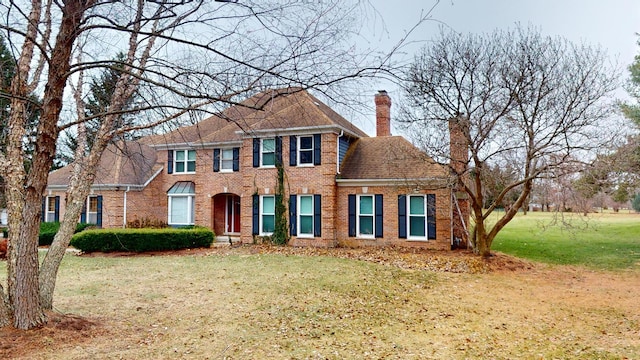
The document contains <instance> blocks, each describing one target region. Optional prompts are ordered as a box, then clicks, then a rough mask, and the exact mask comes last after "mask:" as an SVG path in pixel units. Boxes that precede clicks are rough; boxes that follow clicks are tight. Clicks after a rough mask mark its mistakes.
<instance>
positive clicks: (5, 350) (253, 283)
mask: <svg viewBox="0 0 640 360" xmlns="http://www.w3.org/2000/svg"><path fill="white" fill-rule="evenodd" d="M393 251H397V250H388V252H393ZM447 253H449V252H447ZM187 254H188V253H187ZM394 254H395V253H394ZM322 255H340V256H342V255H347V256H346V257H349V258H339V257H337V256H322ZM393 256H396V257H397V259H396V260H393ZM393 256H392V255H389V258H388V259H386V258H385V259H382V260H380V258H381V257H382V255H381V253H380V252H376V251H370V250H369V251H360V250H346V249H335V250H331V251H317V252H314V250H303V251H301V250H299V249H291V248H280V250H278V251H277V252H275V253H274V252H272V251H268V250H267V251H262V252H261V250H259V249H258V250H256V249H255V248H251V247H248V248H247V247H242V248H234V249H229V248H226V249H220V248H218V249H210V250H204V251H198V252H194V253H193V254H188V255H184V254H183V255H180V256H175V255H171V256H130V257H123V256H121V257H101V256H96V257H78V256H73V255H69V256H67V257H66V258H65V260H64V262H63V266H62V268H61V272H60V277H59V283H58V284H59V285H58V288H57V293H56V297H55V302H54V306H55V309H56V311H57V312H61V313H67V314H74V315H77V316H80V317H81V318H74V317H68V316H67V317H65V316H59V315H56V316H55V318H54V320H55V321H52V322H51V323H52V324H51V325H50V326H48V327H46V328H43V329H40V330H36V331H30V332H27V333H17V332H15V331H12V330H9V329H4V330H0V358H16V359H267V358H271V359H485V358H491V359H514V358H524V359H568V358H573V359H625V358H629V359H634V358H640V301H638V298H637V296H638V294H640V272H639V271H634V270H628V271H615V272H606V271H595V270H590V269H584V268H578V267H567V266H549V265H540V264H538V265H535V264H530V266H529V265H527V263H522V264H520V265H518V266H516V267H513V268H510V269H515V270H510V269H506V270H499V268H497V269H496V268H494V269H493V271H490V272H482V269H480V270H478V271H475V270H473V269H476V266H470V267H468V269H469V270H468V272H466V273H451V272H434V271H430V270H422V269H421V268H420V266H415V267H412V266H409V265H407V264H408V262H409V261H412V262H416V263H430V262H433V261H434V260H433V257H434V256H435V257H437V258H438V261H440V262H441V259H442V258H447V257H449V256H451V259H452V260H451V263H454V264H455V263H456V262H459V261H461V260H460V259H465V257H464V256H463V255H460V254H457V255H447V254H443V253H435V254H434V253H433V252H432V253H426V252H425V253H419V254H410V256H409V255H406V254H401V253H397V254H396V255H393ZM356 258H366V259H369V260H374V261H378V262H371V261H361V260H357V259H356ZM495 259H502V260H501V261H504V263H508V264H512V265H514V264H515V265H517V264H518V262H517V261H513V262H508V261H505V259H504V256H498V257H496V258H495ZM507 260H508V259H507ZM474 261H476V258H472V259H471V260H470V262H471V263H473V262H474ZM492 261H493V260H492ZM402 264H404V265H402ZM418 265H419V264H418ZM399 266H401V267H403V268H400V267H399ZM456 268H457V269H460V268H461V267H456Z"/></svg>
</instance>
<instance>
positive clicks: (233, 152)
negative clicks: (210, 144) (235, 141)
mask: <svg viewBox="0 0 640 360" xmlns="http://www.w3.org/2000/svg"><path fill="white" fill-rule="evenodd" d="M239 170H240V148H237V147H236V148H229V149H213V171H215V172H218V171H220V172H232V171H239Z"/></svg>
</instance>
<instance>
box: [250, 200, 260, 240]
mask: <svg viewBox="0 0 640 360" xmlns="http://www.w3.org/2000/svg"><path fill="white" fill-rule="evenodd" d="M252 210H253V216H252V218H251V234H252V235H258V234H259V233H260V229H258V228H259V227H260V195H253V209H252Z"/></svg>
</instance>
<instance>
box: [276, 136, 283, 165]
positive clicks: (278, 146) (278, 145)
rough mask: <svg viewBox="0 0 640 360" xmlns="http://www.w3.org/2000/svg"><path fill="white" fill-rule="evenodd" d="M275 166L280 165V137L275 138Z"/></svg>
mask: <svg viewBox="0 0 640 360" xmlns="http://www.w3.org/2000/svg"><path fill="white" fill-rule="evenodd" d="M276 164H280V165H282V136H276Z"/></svg>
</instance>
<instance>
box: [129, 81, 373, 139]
mask: <svg viewBox="0 0 640 360" xmlns="http://www.w3.org/2000/svg"><path fill="white" fill-rule="evenodd" d="M323 127H335V128H339V129H342V130H344V131H345V132H348V133H351V135H353V136H355V137H366V136H367V134H366V133H364V132H363V131H362V130H360V129H359V128H357V127H356V126H355V125H353V124H352V123H350V122H349V121H348V120H346V119H345V118H343V117H342V116H340V115H339V114H338V113H336V112H335V111H333V110H332V109H331V108H329V107H328V106H327V105H325V104H324V103H322V102H321V101H320V100H318V99H317V98H316V97H314V96H313V95H311V94H309V93H308V92H307V91H305V90H301V89H299V88H290V89H281V90H271V91H265V92H261V93H259V94H256V95H254V96H252V97H251V98H249V99H247V100H245V101H243V102H242V103H241V104H240V105H234V106H231V107H229V108H227V109H226V110H224V111H223V112H221V113H220V114H218V115H214V116H211V117H209V118H207V119H204V120H202V121H200V122H198V123H197V124H194V125H191V126H185V127H181V128H179V129H176V130H174V131H172V132H169V133H167V134H163V135H155V136H150V137H147V138H144V139H142V141H143V142H144V143H146V144H149V145H151V146H168V145H176V144H189V145H191V146H193V145H197V144H202V145H204V144H213V143H221V142H234V141H241V140H242V138H243V137H245V136H247V135H251V134H252V133H254V132H268V131H270V130H273V131H274V132H280V133H282V132H286V130H291V129H304V128H309V129H313V128H323Z"/></svg>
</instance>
